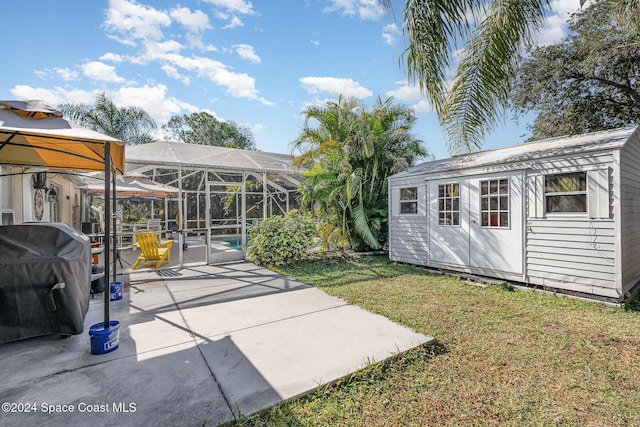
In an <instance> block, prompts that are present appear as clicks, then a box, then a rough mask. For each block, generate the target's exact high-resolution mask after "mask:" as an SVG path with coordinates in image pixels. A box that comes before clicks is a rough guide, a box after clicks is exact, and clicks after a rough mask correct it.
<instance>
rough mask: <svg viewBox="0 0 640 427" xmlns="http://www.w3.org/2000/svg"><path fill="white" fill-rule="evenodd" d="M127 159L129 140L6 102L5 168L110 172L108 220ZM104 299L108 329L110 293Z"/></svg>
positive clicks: (2, 120) (1, 148) (46, 110)
mask: <svg viewBox="0 0 640 427" xmlns="http://www.w3.org/2000/svg"><path fill="white" fill-rule="evenodd" d="M124 156H125V151H124V142H122V141H119V140H117V139H115V138H112V137H110V136H107V135H103V134H101V133H99V132H95V131H93V130H90V129H86V128H83V127H81V126H78V125H76V124H74V123H72V122H70V121H68V120H65V119H64V118H63V117H62V112H60V111H57V110H56V109H55V108H53V107H51V106H50V105H48V104H46V103H44V102H42V101H0V165H12V166H23V167H38V168H42V167H45V168H51V169H62V170H83V171H104V173H105V185H104V187H105V188H104V192H105V216H107V217H109V216H110V213H111V211H110V203H109V194H110V190H109V182H110V181H111V178H110V177H111V173H112V171H116V172H120V173H122V172H124ZM108 224H109V221H106V224H105V233H106V234H107V235H108V234H109V231H110V230H109V225H108ZM114 270H115V267H114ZM105 277H107V278H108V277H109V239H105ZM104 301H105V309H104V327H105V329H107V328H109V292H105V296H104Z"/></svg>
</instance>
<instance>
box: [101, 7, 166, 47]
mask: <svg viewBox="0 0 640 427" xmlns="http://www.w3.org/2000/svg"><path fill="white" fill-rule="evenodd" d="M105 25H106V26H107V28H109V29H110V30H113V31H116V32H118V33H120V34H121V35H123V36H124V37H125V40H126V37H127V36H130V37H133V38H135V39H142V40H159V39H161V38H162V27H167V26H169V25H171V18H170V16H169V15H168V14H167V13H166V12H163V11H160V10H157V9H154V8H153V7H151V6H145V5H141V4H139V3H137V2H135V1H128V0H109V9H107V19H106V21H105ZM119 40H121V38H119Z"/></svg>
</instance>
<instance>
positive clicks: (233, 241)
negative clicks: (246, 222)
mask: <svg viewBox="0 0 640 427" xmlns="http://www.w3.org/2000/svg"><path fill="white" fill-rule="evenodd" d="M248 241H249V238H247V242H248ZM216 242H224V243H228V244H229V245H228V246H229V248H231V249H235V250H237V251H241V250H242V237H240V236H211V243H216Z"/></svg>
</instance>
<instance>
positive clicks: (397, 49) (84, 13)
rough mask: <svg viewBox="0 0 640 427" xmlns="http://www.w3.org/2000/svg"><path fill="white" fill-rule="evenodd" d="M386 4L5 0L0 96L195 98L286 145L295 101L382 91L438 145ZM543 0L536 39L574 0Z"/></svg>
mask: <svg viewBox="0 0 640 427" xmlns="http://www.w3.org/2000/svg"><path fill="white" fill-rule="evenodd" d="M392 4H393V6H394V12H395V18H394V16H390V15H388V14H386V15H385V14H384V13H383V12H382V11H381V10H380V8H379V6H378V3H377V0H277V1H276V0H273V1H257V0H256V1H253V2H249V1H247V0H182V1H180V2H178V1H169V0H140V1H133V0H111V1H106V0H101V1H98V0H90V1H87V0H62V1H49V0H37V1H31V2H17V1H10V2H4V3H3V5H2V9H3V13H2V14H3V33H4V34H5V40H6V42H5V43H4V44H3V53H4V55H3V57H4V58H5V60H4V61H3V71H2V74H1V75H0V99H43V100H45V101H47V102H49V103H50V104H52V105H57V104H60V103H64V102H76V103H79V102H84V103H93V101H94V100H95V97H96V95H98V94H100V93H102V92H104V93H105V94H106V95H107V97H109V98H111V99H112V100H113V101H114V102H115V103H116V104H117V105H118V106H130V105H134V106H138V107H141V108H143V109H145V110H146V111H147V112H148V113H149V114H151V116H152V117H153V118H154V119H155V120H156V121H157V122H158V125H159V126H160V125H162V124H164V123H166V121H167V120H168V119H169V118H170V117H171V116H172V115H176V114H180V115H182V114H191V113H193V112H199V111H207V112H209V113H211V114H213V115H215V116H216V117H217V118H219V119H221V120H233V121H235V122H237V123H240V124H241V125H243V126H246V127H247V128H249V129H250V130H251V131H252V133H253V135H254V137H255V140H256V145H257V147H258V149H260V150H263V151H271V152H277V153H289V152H290V146H289V143H290V142H291V141H292V140H294V139H295V138H296V137H297V136H298V134H299V133H300V129H301V127H302V126H303V123H304V120H303V116H302V112H303V111H304V109H305V108H306V107H307V106H309V105H311V104H317V103H323V102H325V101H327V100H336V99H337V98H338V95H339V94H340V93H343V94H345V95H347V96H356V97H358V98H360V99H361V100H363V101H364V102H365V103H366V104H367V105H368V106H371V105H372V104H373V102H374V100H375V98H376V97H377V96H378V95H379V96H381V97H382V98H387V97H389V96H393V97H394V98H395V100H396V102H397V103H402V104H406V105H408V106H410V107H412V108H414V109H415V111H416V114H417V116H418V123H417V125H416V127H415V129H414V131H415V134H416V136H417V137H418V138H420V139H422V140H423V141H424V142H425V145H426V147H427V148H428V150H429V151H430V152H431V153H433V155H434V156H435V157H436V158H444V157H448V152H447V148H446V143H445V138H444V135H443V133H442V131H441V129H440V127H439V126H438V122H437V119H436V117H435V114H434V113H433V112H432V111H431V109H430V107H429V105H428V102H427V101H426V99H425V97H424V96H422V95H421V94H420V92H419V90H418V89H417V88H416V87H410V86H408V85H407V78H406V74H405V72H404V70H403V68H402V66H401V64H400V62H399V58H400V55H401V53H402V51H403V50H404V49H405V47H406V41H405V39H404V36H403V33H402V27H401V25H402V7H403V5H404V2H403V1H398V0H395V1H393V2H392ZM551 4H552V8H553V14H551V15H550V16H549V17H548V19H547V23H546V25H545V28H544V30H543V31H542V33H541V34H540V37H539V40H540V43H543V44H548V43H552V42H554V41H558V40H560V38H561V37H562V35H563V32H564V31H565V29H566V20H567V18H568V16H569V14H570V13H571V12H574V11H576V10H577V9H578V7H579V0H554V1H552V2H551ZM9 40H11V41H9ZM525 125H526V123H519V124H518V125H516V124H514V123H513V121H512V120H510V119H509V118H507V120H506V121H505V123H504V125H503V126H500V127H499V128H498V129H497V130H496V131H494V132H493V133H492V134H491V135H490V137H489V138H488V139H487V141H486V143H485V148H497V147H501V146H506V145H513V144H517V143H520V142H522V141H523V139H524V137H525V135H526V134H527V132H526V128H525Z"/></svg>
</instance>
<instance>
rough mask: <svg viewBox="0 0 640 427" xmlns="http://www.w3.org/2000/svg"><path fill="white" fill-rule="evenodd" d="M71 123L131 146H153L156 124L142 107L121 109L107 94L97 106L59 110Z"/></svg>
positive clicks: (78, 105) (74, 105)
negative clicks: (150, 144)
mask: <svg viewBox="0 0 640 427" xmlns="http://www.w3.org/2000/svg"><path fill="white" fill-rule="evenodd" d="M59 108H60V111H62V112H63V113H64V115H65V116H67V117H68V118H69V119H70V120H71V121H73V122H76V123H78V124H79V125H81V126H84V127H87V128H89V129H93V130H95V131H97V132H101V133H103V134H105V135H109V136H111V137H114V138H117V139H119V140H121V141H125V142H126V143H127V144H131V145H136V144H146V143H148V142H153V141H154V140H155V138H154V137H153V135H152V133H153V131H154V130H155V129H156V127H157V125H156V122H155V120H153V118H152V117H151V116H150V115H149V114H148V113H147V112H146V111H144V110H143V109H141V108H139V107H122V108H118V107H117V106H116V105H115V103H114V102H113V101H112V100H111V99H109V98H107V97H106V96H105V94H104V93H103V94H101V95H98V97H97V98H96V101H95V103H94V104H93V105H88V104H82V103H80V104H76V103H68V104H62V105H60V106H59Z"/></svg>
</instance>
